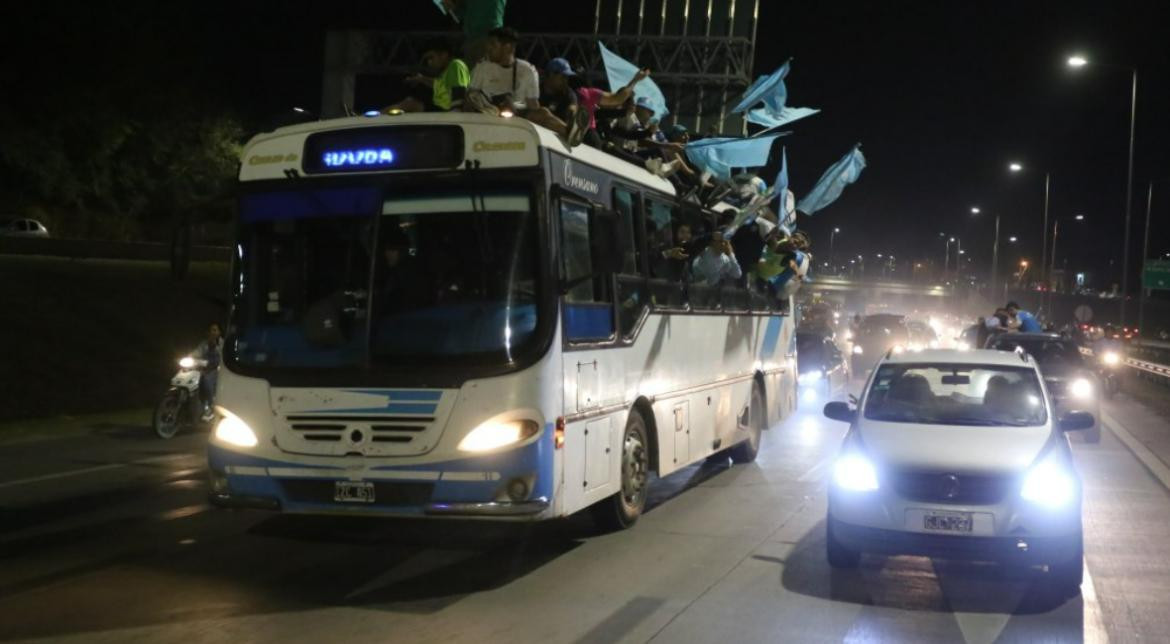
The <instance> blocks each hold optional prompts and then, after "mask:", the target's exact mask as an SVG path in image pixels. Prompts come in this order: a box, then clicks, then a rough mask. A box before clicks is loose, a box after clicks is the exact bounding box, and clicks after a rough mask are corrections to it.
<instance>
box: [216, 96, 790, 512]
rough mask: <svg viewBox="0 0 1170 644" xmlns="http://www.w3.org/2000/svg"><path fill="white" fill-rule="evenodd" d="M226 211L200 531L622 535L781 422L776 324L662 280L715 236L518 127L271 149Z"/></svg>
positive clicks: (783, 310) (592, 159)
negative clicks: (686, 252)
mask: <svg viewBox="0 0 1170 644" xmlns="http://www.w3.org/2000/svg"><path fill="white" fill-rule="evenodd" d="M240 189H241V190H240V198H239V222H238V233H237V240H238V241H237V247H236V249H235V250H236V254H235V258H234V268H233V278H232V290H233V306H232V316H231V322H230V325H229V329H228V333H227V341H226V347H225V351H224V354H225V355H224V364H223V367H222V370H221V373H220V376H219V386H218V395H217V398H216V412H217V414H218V417H217V419H216V421H215V422H216V424H215V426H214V430H213V431H212V436H211V439H210V444H209V448H208V452H209V462H210V469H211V487H212V489H211V499H212V501H213V502H214V503H215V504H216V505H219V506H223V507H251V508H265V509H270V510H275V511H281V512H289V513H310V514H346V515H386V516H435V517H438V516H444V517H482V518H497V519H509V520H541V519H548V518H553V517H561V516H566V515H569V514H572V513H574V512H577V511H579V510H582V509H585V508H590V507H592V508H593V511H594V512H595V514H596V516H597V518H598V520H599V521H600V522H602V523H605V524H608V525H610V526H615V527H624V526H628V525H630V524H631V523H633V522H634V521H635V520H636V519H637V518H638V516H639V515H640V513H641V512H642V510H643V507H644V503H645V500H646V490H647V481H648V477H649V476H650V475H651V474H652V473H656V474H657V475H658V476H665V475H667V474H670V473H671V472H673V471H675V470H678V469H679V468H682V467H685V466H687V465H689V464H691V463H694V462H696V461H699V460H702V459H705V458H707V457H710V456H712V455H713V454H716V453H719V452H725V453H726V454H727V455H728V456H730V457H731V458H732V459H734V460H735V461H736V462H740V463H743V462H749V461H751V460H753V459H754V458H755V455H756V451H757V449H758V447H759V442H760V433H761V431H762V430H764V429H766V428H767V427H769V426H770V425H771V424H773V423H775V422H778V421H779V420H781V419H782V418H784V417H785V416H786V415H788V414H789V413H790V412H791V411H792V410H793V409H794V407H795V404H796V399H795V390H796V387H795V385H796V380H795V378H796V368H795V340H794V335H793V327H794V322H793V319H792V318H791V317H790V316H789V315H787V311H789V310H790V306H791V303H790V302H780V301H779V300H777V299H776V298H773V297H765V296H763V295H762V294H759V293H755V292H751V291H748V290H746V289H744V288H740V287H726V286H725V287H722V288H710V287H704V286H698V285H692V284H687V283H686V282H685V281H684V280H682V279H681V273H685V271H682V272H681V273H680V271H679V270H678V269H679V268H680V263H678V260H669V259H667V258H665V257H664V256H663V253H662V249H663V248H668V247H670V246H672V245H673V244H674V240H673V239H672V236H673V235H674V234H675V232H676V231H677V229H679V228H680V227H681V226H682V225H683V224H686V225H688V226H690V227H691V229H692V230H693V231H694V232H695V233H696V234H701V233H702V232H703V231H705V230H710V229H711V228H712V227H713V226H714V225H715V221H714V217H715V213H713V212H710V211H704V210H702V209H700V208H699V207H698V206H695V205H684V204H680V203H678V201H677V200H676V198H675V195H674V190H673V187H672V186H671V184H670V183H669V182H667V181H665V180H663V179H661V178H658V177H656V176H654V175H652V174H650V173H648V172H646V171H645V170H643V169H641V168H638V167H635V166H633V165H631V164H629V163H627V162H625V161H622V160H619V159H617V158H615V157H612V156H610V155H608V154H606V153H604V152H602V151H599V150H596V149H593V148H590V147H588V146H579V147H577V148H575V149H573V150H571V151H570V150H569V149H567V148H566V147H565V146H564V145H563V144H562V142H561V141H560V139H558V138H557V137H556V136H555V135H553V134H552V133H551V132H549V131H547V130H544V129H542V128H540V127H536V126H534V125H532V124H531V123H528V122H527V121H523V120H520V119H500V118H492V117H485V116H481V115H467V114H437V115H436V114H423V115H401V116H379V117H374V118H364V117H357V118H347V119H338V120H332V121H322V122H318V123H309V124H303V125H297V126H292V127H286V128H282V129H279V130H277V131H275V132H272V133H266V134H261V135H259V136H257V137H255V138H254V139H252V141H251V142H250V143H249V144H248V145H247V147H246V149H245V151H244V154H243V158H242V165H241V168H240ZM672 262H675V263H674V264H672Z"/></svg>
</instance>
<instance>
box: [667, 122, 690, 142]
mask: <svg viewBox="0 0 1170 644" xmlns="http://www.w3.org/2000/svg"><path fill="white" fill-rule="evenodd" d="M688 133H689V130H687V126H685V125H683V124H682V123H675V124H674V125H672V126H670V127H669V128H667V130H666V138H668V139H677V138H681V137H683V136H686V135H687V134H688Z"/></svg>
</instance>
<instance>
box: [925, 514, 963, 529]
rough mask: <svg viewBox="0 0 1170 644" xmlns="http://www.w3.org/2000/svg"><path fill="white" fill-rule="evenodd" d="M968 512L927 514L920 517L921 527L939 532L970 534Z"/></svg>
mask: <svg viewBox="0 0 1170 644" xmlns="http://www.w3.org/2000/svg"><path fill="white" fill-rule="evenodd" d="M972 523H973V522H972V517H971V513H970V512H927V513H925V514H923V515H922V527H923V528H925V529H927V530H939V531H941V532H971V528H972Z"/></svg>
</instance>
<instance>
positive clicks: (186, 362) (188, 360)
mask: <svg viewBox="0 0 1170 644" xmlns="http://www.w3.org/2000/svg"><path fill="white" fill-rule="evenodd" d="M179 366H180V367H182V368H184V369H194V368H195V358H192V357H191V356H187V357H185V358H182V359H180V360H179Z"/></svg>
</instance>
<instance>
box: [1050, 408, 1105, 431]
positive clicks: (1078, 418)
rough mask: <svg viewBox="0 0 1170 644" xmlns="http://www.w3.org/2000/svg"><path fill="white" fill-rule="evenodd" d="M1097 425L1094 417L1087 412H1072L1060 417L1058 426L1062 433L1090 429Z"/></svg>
mask: <svg viewBox="0 0 1170 644" xmlns="http://www.w3.org/2000/svg"><path fill="white" fill-rule="evenodd" d="M1095 424H1097V421H1096V419H1094V418H1093V415H1092V414H1090V413H1089V412H1087V411H1070V412H1068V413H1067V414H1065V415H1063V416H1061V417H1060V420H1059V421H1057V426H1058V427H1060V431H1062V432H1075V431H1078V430H1081V429H1090V428H1092V427H1093V425H1095Z"/></svg>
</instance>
